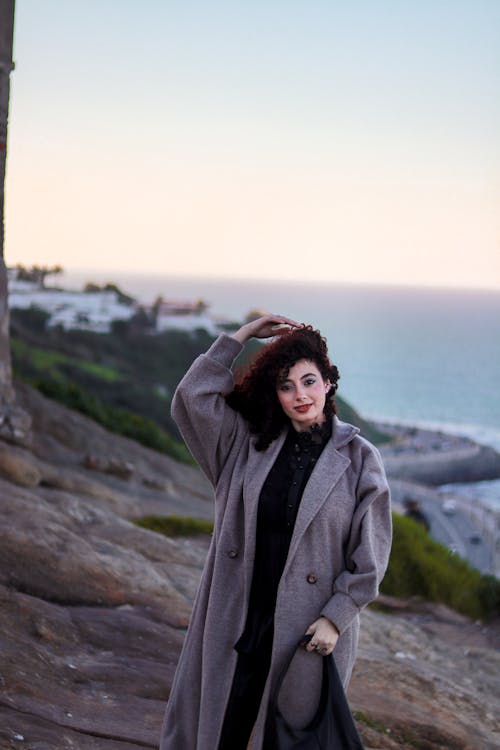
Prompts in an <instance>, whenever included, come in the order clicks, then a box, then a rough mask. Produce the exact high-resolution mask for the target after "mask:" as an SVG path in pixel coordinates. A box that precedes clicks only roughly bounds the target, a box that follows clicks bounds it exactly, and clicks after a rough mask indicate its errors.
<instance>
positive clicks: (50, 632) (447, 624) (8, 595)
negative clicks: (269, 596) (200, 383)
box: [0, 386, 500, 750]
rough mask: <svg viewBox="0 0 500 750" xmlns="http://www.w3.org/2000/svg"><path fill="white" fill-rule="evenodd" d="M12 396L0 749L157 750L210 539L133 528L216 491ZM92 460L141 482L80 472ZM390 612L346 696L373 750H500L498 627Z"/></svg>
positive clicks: (128, 445)
mask: <svg viewBox="0 0 500 750" xmlns="http://www.w3.org/2000/svg"><path fill="white" fill-rule="evenodd" d="M18 398H19V400H20V403H21V404H22V405H23V406H24V408H25V409H26V410H27V411H28V412H29V413H30V414H32V416H33V448H32V452H30V451H28V450H23V449H21V448H19V447H16V446H8V445H5V444H0V454H1V456H2V461H0V466H1V467H3V469H0V470H1V471H2V476H3V479H0V502H1V506H2V514H1V516H0V649H1V654H2V658H1V660H0V750H7V748H9V749H11V748H26V749H27V750H66V749H69V748H73V749H75V748H76V750H79V749H80V748H81V750H138V748H145V747H146V748H157V746H158V736H159V732H160V727H161V722H162V717H163V712H164V707H165V703H166V701H167V698H168V693H169V688H170V685H171V682H172V677H173V674H174V670H175V665H176V662H177V659H178V655H179V652H180V648H181V646H182V641H183V637H184V633H185V626H186V624H187V621H188V617H189V612H190V608H191V604H192V601H193V597H194V594H195V591H196V587H197V584H198V580H199V576H200V573H201V569H202V566H203V562H204V558H205V555H206V552H207V548H208V544H209V539H208V538H204V537H199V538H197V539H167V538H165V537H162V536H160V535H157V534H154V533H152V532H149V531H147V530H145V529H142V528H139V527H137V526H135V525H134V524H132V523H131V519H132V518H134V517H136V516H140V515H144V514H148V513H162V514H165V515H170V514H182V515H192V516H198V517H204V518H209V517H210V516H211V510H212V508H211V493H210V490H209V488H208V485H207V483H206V482H205V480H204V479H203V477H202V476H201V475H200V473H199V472H198V471H197V470H196V469H194V468H192V467H190V466H187V465H186V466H182V465H180V464H177V463H176V462H174V461H172V460H171V459H169V458H168V457H166V456H161V455H159V454H157V453H155V452H153V451H150V450H148V449H146V448H143V447H141V446H139V445H137V444H136V443H134V442H132V441H130V440H127V439H125V438H122V437H119V436H116V435H111V434H109V433H107V432H106V431H105V430H103V429H102V428H100V427H99V426H97V425H96V424H94V423H93V422H92V421H91V420H89V419H86V418H85V417H83V416H81V415H79V414H75V413H73V412H70V411H68V410H67V409H65V408H64V407H62V406H60V405H58V404H55V403H53V402H49V401H47V400H46V399H44V398H43V397H42V396H40V395H39V394H37V393H35V392H33V391H31V390H30V389H28V388H26V387H24V386H23V387H21V388H20V389H19V392H18ZM89 454H92V455H98V456H101V457H103V458H105V459H106V460H107V461H114V462H123V463H126V464H127V465H130V466H133V468H134V470H133V472H132V474H131V475H130V476H129V478H128V479H126V478H124V477H119V476H116V475H115V474H110V473H107V472H106V471H103V472H99V471H96V470H95V468H85V467H84V466H83V463H84V459H85V456H86V455H89ZM13 466H15V468H12V467H13ZM5 467H7V468H5ZM22 467H24V469H25V471H26V474H24V473H23V469H22ZM384 604H385V607H386V609H387V608H389V609H390V612H391V613H390V614H388V613H386V612H380V611H374V610H373V609H372V610H370V611H368V612H366V613H365V615H364V621H363V626H362V636H361V642H360V654H359V659H358V662H357V665H356V668H355V673H354V676H353V680H352V683H351V689H350V700H351V704H352V707H353V708H354V709H356V710H357V711H359V712H360V713H359V714H358V719H359V727H360V730H361V732H362V734H363V737H364V739H365V743H366V747H367V748H396V747H398V748H408V750H409V749H410V748H420V749H424V750H426V749H428V750H433V749H436V750H437V749H438V748H442V749H443V750H444V748H451V749H453V748H456V749H457V750H489V749H490V748H495V747H500V733H499V727H498V724H497V723H495V722H496V720H497V719H498V716H496V715H495V711H497V710H498V709H497V707H496V705H495V702H494V701H495V695H496V694H498V687H499V677H498V675H499V674H500V657H499V655H498V645H499V644H498V629H495V628H493V626H490V627H489V628H485V627H483V626H481V625H478V624H474V623H471V622H469V621H468V620H466V619H465V618H462V617H460V616H458V615H456V614H454V613H452V612H450V611H449V610H446V609H445V608H442V607H434V608H429V607H428V606H427V605H423V604H417V605H414V603H411V602H410V603H404V602H394V601H390V600H385V602H384ZM179 750H183V749H182V748H179Z"/></svg>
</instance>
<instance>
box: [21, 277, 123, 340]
mask: <svg viewBox="0 0 500 750" xmlns="http://www.w3.org/2000/svg"><path fill="white" fill-rule="evenodd" d="M8 284H9V307H10V308H11V309H15V308H18V309H19V308H20V309H28V308H30V307H34V308H38V309H40V310H44V311H45V312H47V313H49V315H50V318H49V320H48V325H49V326H50V327H53V326H58V325H60V326H62V327H63V328H65V329H72V328H80V329H85V330H88V331H95V332H97V333H109V331H110V330H111V323H112V321H114V320H128V319H129V318H131V317H132V316H133V315H134V313H135V311H136V309H137V305H135V304H134V305H128V304H124V303H123V302H122V301H121V300H120V295H119V292H117V291H115V290H110V289H106V290H97V291H88V292H79V291H68V290H65V289H56V288H50V287H48V288H43V287H41V286H40V284H39V283H36V282H31V281H24V280H22V279H19V278H18V274H17V269H16V268H10V269H8Z"/></svg>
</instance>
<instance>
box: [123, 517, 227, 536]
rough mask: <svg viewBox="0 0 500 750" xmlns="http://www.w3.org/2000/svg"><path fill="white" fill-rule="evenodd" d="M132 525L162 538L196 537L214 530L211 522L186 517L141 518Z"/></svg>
mask: <svg viewBox="0 0 500 750" xmlns="http://www.w3.org/2000/svg"><path fill="white" fill-rule="evenodd" d="M134 523H135V524H136V525H137V526H141V527H142V528H143V529H149V530H150V531H156V532H157V533H158V534H163V535H164V536H198V535H199V534H211V533H212V532H213V529H214V524H213V521H207V520H206V519H205V518H190V517H187V516H143V517H142V518H136V519H135V520H134Z"/></svg>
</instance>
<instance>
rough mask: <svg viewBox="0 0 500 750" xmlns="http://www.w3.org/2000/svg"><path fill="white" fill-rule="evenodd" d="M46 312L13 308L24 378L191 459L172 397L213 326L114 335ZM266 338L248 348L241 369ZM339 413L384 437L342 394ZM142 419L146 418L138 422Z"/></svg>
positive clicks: (17, 361)
mask: <svg viewBox="0 0 500 750" xmlns="http://www.w3.org/2000/svg"><path fill="white" fill-rule="evenodd" d="M46 320H47V315H46V313H44V312H42V311H40V310H33V309H28V310H12V312H11V346H12V359H13V366H14V371H15V373H16V376H17V377H18V378H21V379H22V380H24V381H25V382H28V383H30V384H32V385H34V386H35V387H36V388H38V389H39V390H40V391H41V392H42V393H44V394H45V395H48V396H49V397H50V398H53V399H56V400H58V401H60V402H62V403H64V404H66V405H67V406H70V407H71V408H73V409H78V410H79V411H81V412H83V413H85V414H87V415H89V416H91V417H92V418H93V419H96V420H97V421H99V422H100V423H101V424H103V425H104V426H106V427H107V428H108V429H111V430H113V431H115V432H119V433H121V434H127V435H128V436H129V437H133V438H134V439H136V440H139V441H140V442H143V443H144V444H146V445H148V446H149V447H153V448H156V449H157V450H162V451H164V452H167V453H169V454H170V455H173V456H174V457H176V458H180V459H182V458H187V456H186V454H185V453H182V451H180V450H179V449H178V446H176V445H175V444H174V443H173V442H172V440H175V441H180V436H179V433H178V430H177V427H176V425H175V424H174V422H173V421H172V418H171V416H170V401H171V398H172V394H173V392H174V390H175V388H176V386H177V384H178V382H179V380H180V379H181V378H182V376H183V375H184V373H185V372H186V370H187V368H188V367H189V365H190V364H191V362H192V361H193V360H194V358H195V357H197V356H198V355H199V354H201V353H202V352H204V351H206V350H207V349H208V347H209V346H210V344H211V343H212V341H213V340H214V339H213V337H212V336H210V335H209V334H208V333H207V332H206V331H205V330H203V329H201V328H200V329H197V330H196V331H193V332H191V333H186V332H184V331H177V330H169V331H165V332H164V333H161V334H155V335H152V334H151V333H150V332H148V330H147V329H143V328H141V327H140V326H139V325H138V324H136V323H134V324H129V323H125V322H124V321H119V322H117V323H116V325H115V326H114V328H113V332H112V333H110V334H102V333H94V332H90V331H84V330H71V331H65V330H63V329H62V328H46V326H45V323H46ZM259 346H260V344H259V342H257V341H252V342H251V343H250V344H249V345H248V346H247V347H245V350H244V353H243V356H241V357H240V358H239V360H238V366H239V367H240V368H241V369H243V368H244V367H245V364H246V361H247V360H248V354H249V353H251V352H255V350H256V349H257V348H258V347H259ZM338 405H339V416H340V417H341V418H342V419H345V420H346V421H348V422H351V423H352V424H356V425H357V426H359V427H360V429H361V430H362V432H363V434H364V435H365V436H366V437H367V438H369V439H370V440H372V441H374V442H380V441H382V440H384V437H385V436H384V435H383V433H381V431H380V430H377V429H376V428H375V427H374V426H373V425H371V424H369V423H368V422H366V421H365V420H363V419H362V418H361V417H360V415H359V414H357V412H356V411H355V410H354V409H353V408H352V407H351V406H350V405H348V404H347V403H345V402H344V401H343V400H342V399H338ZM138 418H139V419H140V420H141V421H140V422H139V421H138Z"/></svg>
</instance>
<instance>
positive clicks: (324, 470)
mask: <svg viewBox="0 0 500 750" xmlns="http://www.w3.org/2000/svg"><path fill="white" fill-rule="evenodd" d="M358 432H359V430H358V428H357V427H353V426H352V425H349V424H347V423H345V422H340V421H339V420H338V419H337V417H334V421H333V431H332V437H331V439H330V440H329V441H328V443H327V444H326V445H325V447H324V449H323V452H322V454H321V456H320V458H319V460H318V463H317V464H316V466H315V468H314V471H313V472H312V474H311V476H310V478H309V481H308V483H307V485H306V487H305V490H304V494H303V495H302V500H301V502H300V507H299V512H298V514H297V520H296V521H295V528H294V530H293V536H292V541H291V543H290V549H289V552H288V558H287V562H286V565H285V570H284V571H283V573H286V571H287V569H288V567H289V566H290V562H291V560H292V559H293V557H294V555H295V553H296V551H297V548H298V546H299V544H300V541H301V539H302V537H303V536H304V533H305V531H306V529H307V527H308V526H309V524H310V523H311V521H312V520H313V518H314V516H315V515H316V513H317V512H318V511H319V509H320V508H321V506H322V505H323V503H324V502H325V500H326V498H327V497H328V495H329V494H330V492H331V491H332V490H333V488H334V487H335V485H336V484H337V482H338V481H339V479H340V477H341V476H342V474H344V472H345V471H346V469H347V468H348V466H350V463H351V461H350V459H349V458H347V457H346V456H344V455H343V454H342V453H340V452H339V450H338V449H339V448H342V447H343V446H344V445H346V444H347V443H348V442H350V440H352V438H353V437H354V435H356V434H357V433H358Z"/></svg>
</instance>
